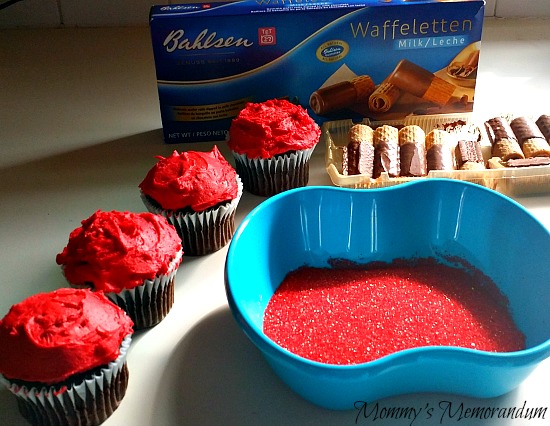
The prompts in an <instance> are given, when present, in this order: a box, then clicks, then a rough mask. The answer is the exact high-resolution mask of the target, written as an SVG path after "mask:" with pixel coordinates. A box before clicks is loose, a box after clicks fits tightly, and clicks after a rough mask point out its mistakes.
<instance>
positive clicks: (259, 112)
mask: <svg viewBox="0 0 550 426" xmlns="http://www.w3.org/2000/svg"><path fill="white" fill-rule="evenodd" d="M320 136H321V129H320V128H319V126H318V125H317V123H315V121H313V119H312V118H311V117H310V116H309V115H308V113H307V111H306V110H305V109H304V108H302V107H301V106H299V105H295V104H293V103H291V102H289V101H287V100H284V99H273V100H268V101H265V102H261V103H247V104H246V106H245V108H244V109H242V110H241V111H240V112H239V114H238V115H237V117H235V118H234V119H233V121H232V122H231V126H230V128H229V140H228V142H227V143H228V146H229V148H230V149H231V150H232V151H234V152H236V153H237V154H245V155H246V156H247V157H248V158H271V157H273V156H275V155H277V154H284V153H285V152H289V151H299V150H302V149H307V148H311V147H313V146H315V145H316V144H317V143H318V142H319V137H320Z"/></svg>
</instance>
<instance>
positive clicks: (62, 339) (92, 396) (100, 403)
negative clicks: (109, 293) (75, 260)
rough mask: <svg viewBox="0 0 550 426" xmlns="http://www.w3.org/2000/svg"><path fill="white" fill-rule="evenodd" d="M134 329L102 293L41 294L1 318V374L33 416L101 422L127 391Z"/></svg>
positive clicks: (50, 421)
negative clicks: (129, 355) (128, 351)
mask: <svg viewBox="0 0 550 426" xmlns="http://www.w3.org/2000/svg"><path fill="white" fill-rule="evenodd" d="M132 332H133V331H132V320H131V319H130V317H129V316H128V315H127V314H126V313H125V312H124V311H123V310H122V309H120V308H119V307H118V306H116V305H115V304H113V303H112V302H111V301H110V300H108V299H107V298H106V297H105V295H103V294H102V293H95V292H92V291H90V290H86V289H73V288H62V289H59V290H56V291H53V292H50V293H39V294H35V295H33V296H30V297H29V298H27V299H25V300H23V301H22V302H20V303H18V304H15V305H13V306H12V307H11V309H10V310H9V312H8V313H7V314H6V315H5V316H4V318H3V319H1V320H0V379H1V380H2V381H3V382H4V383H5V384H6V385H7V387H8V389H9V390H10V391H11V392H12V394H14V395H15V398H16V400H17V403H18V407H19V411H20V412H21V414H22V415H23V416H24V417H25V418H26V419H27V420H28V421H29V422H30V423H32V424H41V425H59V424H75V425H76V424H78V425H97V424H100V423H102V422H103V421H104V420H105V419H107V418H108V417H109V416H110V415H111V414H112V413H113V412H114V410H115V409H116V408H117V407H118V405H119V403H120V402H121V400H122V398H123V397H124V394H125V393H126V388H127V385H128V367H127V364H126V354H127V350H128V347H129V346H130V341H131V336H132Z"/></svg>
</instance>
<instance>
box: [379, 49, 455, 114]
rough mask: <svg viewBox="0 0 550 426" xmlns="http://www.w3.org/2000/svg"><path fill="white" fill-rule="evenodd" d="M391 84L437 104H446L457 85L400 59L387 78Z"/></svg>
mask: <svg viewBox="0 0 550 426" xmlns="http://www.w3.org/2000/svg"><path fill="white" fill-rule="evenodd" d="M387 80H388V81H389V82H390V83H391V84H393V85H395V86H396V87H398V88H399V89H401V90H403V91H405V92H408V93H410V94H412V95H414V96H417V97H419V98H422V99H424V100H426V101H429V102H433V103H435V104H438V105H446V104H447V103H449V101H451V99H452V98H453V94H454V92H455V90H456V89H457V87H456V86H455V85H454V84H452V83H449V82H448V81H445V80H443V79H442V78H439V77H437V76H436V75H434V74H433V73H431V72H430V71H428V70H426V69H425V68H422V67H421V66H419V65H416V64H414V63H412V62H410V61H408V60H406V59H402V60H401V61H400V62H399V63H398V64H397V66H396V67H395V69H394V70H393V72H392V73H391V74H390V76H389V77H388V79H387Z"/></svg>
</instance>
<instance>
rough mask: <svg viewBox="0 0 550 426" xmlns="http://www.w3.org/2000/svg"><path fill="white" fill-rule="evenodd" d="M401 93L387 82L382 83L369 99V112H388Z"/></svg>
mask: <svg viewBox="0 0 550 426" xmlns="http://www.w3.org/2000/svg"><path fill="white" fill-rule="evenodd" d="M401 94H402V91H401V89H399V88H397V87H396V86H394V85H393V84H391V83H390V82H388V81H383V82H382V84H380V85H379V86H378V87H377V88H376V90H375V91H374V92H373V93H372V95H370V97H369V110H370V111H371V112H375V113H380V112H388V111H389V110H390V109H391V108H392V107H393V106H394V105H395V103H396V102H397V101H398V100H399V98H400V97H401Z"/></svg>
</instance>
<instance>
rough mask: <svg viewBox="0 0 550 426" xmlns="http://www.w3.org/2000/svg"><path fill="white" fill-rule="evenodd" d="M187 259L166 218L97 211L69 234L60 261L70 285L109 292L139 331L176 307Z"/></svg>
mask: <svg viewBox="0 0 550 426" xmlns="http://www.w3.org/2000/svg"><path fill="white" fill-rule="evenodd" d="M182 255H183V251H182V246H181V238H180V237H179V235H178V234H177V232H176V230H175V229H174V227H173V226H172V225H171V224H169V223H168V221H167V220H166V219H165V218H164V217H162V216H158V215H155V214H152V213H148V212H143V213H132V212H119V211H101V210H98V211H97V212H95V213H94V214H93V215H92V216H90V217H89V218H88V219H85V220H83V221H82V224H81V226H79V227H78V228H76V229H75V230H73V231H72V232H71V233H70V235H69V240H68V243H67V245H66V247H65V248H64V249H63V251H62V252H61V253H59V254H58V255H57V257H56V262H57V263H58V264H59V265H61V266H62V268H63V273H64V275H65V278H66V279H67V281H68V282H69V283H70V284H71V286H73V287H80V288H90V289H91V290H93V291H101V292H104V293H105V294H106V295H107V297H109V299H111V300H112V301H113V302H114V303H116V304H117V305H118V306H120V307H121V308H122V309H124V310H125V311H126V312H127V313H128V315H129V316H130V317H131V318H132V320H133V321H134V323H135V329H136V330H139V329H143V328H148V327H152V326H154V325H156V324H158V323H159V322H160V321H161V320H162V319H164V317H165V316H166V315H167V314H168V312H169V311H170V309H171V308H172V305H173V303H174V280H175V277H176V273H177V271H178V267H179V265H180V263H181V260H182Z"/></svg>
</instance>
